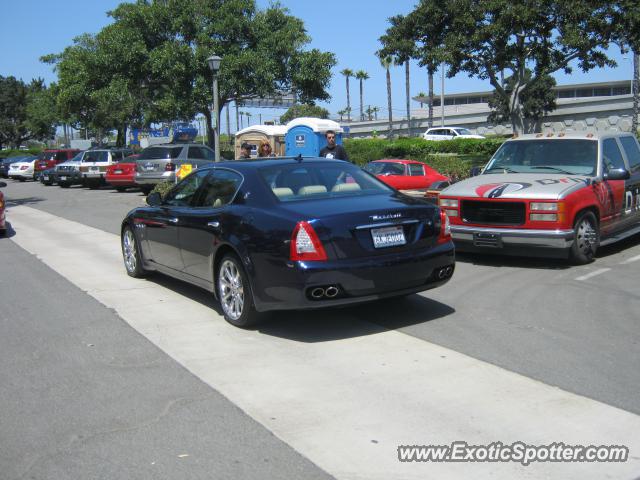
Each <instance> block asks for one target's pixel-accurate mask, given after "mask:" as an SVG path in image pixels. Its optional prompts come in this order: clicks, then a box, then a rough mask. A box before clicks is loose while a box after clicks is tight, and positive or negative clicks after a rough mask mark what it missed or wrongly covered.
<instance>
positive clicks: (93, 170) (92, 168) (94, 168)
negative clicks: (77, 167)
mask: <svg viewBox="0 0 640 480" xmlns="http://www.w3.org/2000/svg"><path fill="white" fill-rule="evenodd" d="M89 170H91V171H92V172H97V171H98V170H99V168H98V167H91V168H89Z"/></svg>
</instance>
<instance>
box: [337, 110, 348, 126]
mask: <svg viewBox="0 0 640 480" xmlns="http://www.w3.org/2000/svg"><path fill="white" fill-rule="evenodd" d="M345 113H347V111H346V110H345V109H342V110H338V115H340V123H342V118H343V117H344V114H345Z"/></svg>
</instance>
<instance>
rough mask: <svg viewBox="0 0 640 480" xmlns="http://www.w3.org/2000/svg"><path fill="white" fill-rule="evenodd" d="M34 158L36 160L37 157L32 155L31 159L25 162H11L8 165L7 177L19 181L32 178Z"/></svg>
mask: <svg viewBox="0 0 640 480" xmlns="http://www.w3.org/2000/svg"><path fill="white" fill-rule="evenodd" d="M36 160H38V157H33V160H31V161H27V162H16V163H12V164H11V165H10V166H9V178H12V179H14V180H20V181H21V182H24V181H26V180H33V172H34V169H35V165H36Z"/></svg>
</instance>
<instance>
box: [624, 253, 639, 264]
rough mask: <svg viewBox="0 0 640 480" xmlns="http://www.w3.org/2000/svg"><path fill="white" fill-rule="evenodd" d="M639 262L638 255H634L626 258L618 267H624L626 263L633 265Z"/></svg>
mask: <svg viewBox="0 0 640 480" xmlns="http://www.w3.org/2000/svg"><path fill="white" fill-rule="evenodd" d="M638 260H640V255H636V256H635V257H631V258H627V259H626V260H624V261H622V262H620V265H626V264H627V263H633V262H637V261H638Z"/></svg>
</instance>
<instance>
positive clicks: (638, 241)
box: [596, 234, 640, 258]
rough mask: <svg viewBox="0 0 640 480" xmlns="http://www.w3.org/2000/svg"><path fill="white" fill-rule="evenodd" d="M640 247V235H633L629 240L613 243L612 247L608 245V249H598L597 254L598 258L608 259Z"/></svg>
mask: <svg viewBox="0 0 640 480" xmlns="http://www.w3.org/2000/svg"><path fill="white" fill-rule="evenodd" d="M639 245H640V234H637V235H633V236H631V237H629V238H625V239H624V240H620V241H619V242H616V243H612V244H611V245H607V246H606V247H601V248H600V249H598V252H597V253H596V257H597V258H606V257H609V256H611V255H615V254H617V253H622V252H623V251H624V250H626V249H628V248H633V247H637V246H639Z"/></svg>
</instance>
